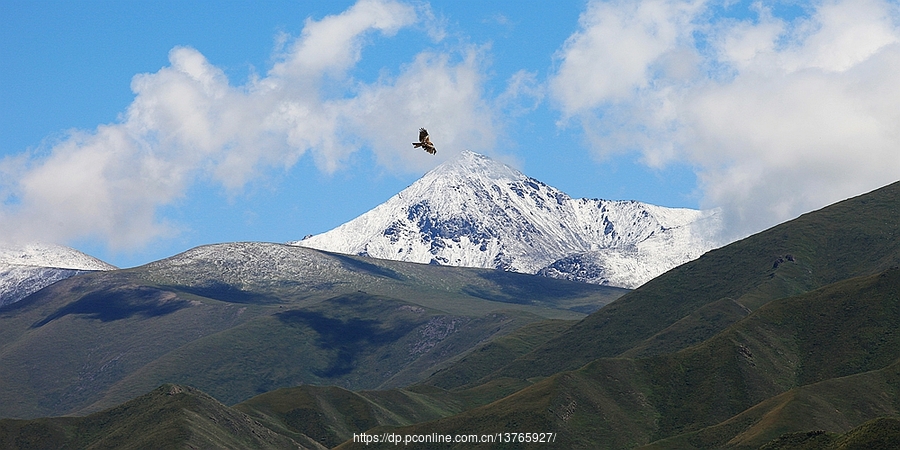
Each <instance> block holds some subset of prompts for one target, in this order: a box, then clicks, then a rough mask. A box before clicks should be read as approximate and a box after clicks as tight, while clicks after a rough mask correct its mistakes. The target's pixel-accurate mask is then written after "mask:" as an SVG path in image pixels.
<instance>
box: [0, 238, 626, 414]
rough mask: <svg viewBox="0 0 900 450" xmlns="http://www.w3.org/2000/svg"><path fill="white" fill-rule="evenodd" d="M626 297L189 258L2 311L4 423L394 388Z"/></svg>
mask: <svg viewBox="0 0 900 450" xmlns="http://www.w3.org/2000/svg"><path fill="white" fill-rule="evenodd" d="M624 292H625V290H623V289H618V288H611V287H604V286H595V285H587V284H583V283H575V282H569V281H564V280H555V279H549V278H544V277H536V276H530V275H523V274H516V273H506V272H498V271H493V270H483V269H463V268H454V267H440V266H428V265H420V264H411V263H403V262H396V261H380V260H375V259H371V258H362V257H350V256H345V255H337V254H328V253H324V252H321V251H317V250H312V249H307V248H302V247H294V246H287V245H279V244H265V243H234V244H221V245H213V246H206V247H199V248H196V249H192V250H190V251H188V252H185V253H183V254H180V255H176V256H173V257H171V258H168V259H166V260H162V261H157V262H154V263H151V264H148V265H146V266H142V267H138V268H134V269H127V270H114V271H105V272H98V273H87V274H82V275H79V276H76V277H73V278H69V279H67V280H63V281H60V282H58V283H56V284H53V285H51V286H49V287H47V288H45V289H43V290H41V291H39V292H37V293H35V294H32V295H31V296H29V297H27V298H25V299H23V300H21V301H19V302H16V303H14V304H12V305H7V306H5V307H3V308H0V380H2V383H0V417H13V418H30V417H39V416H48V415H62V414H73V413H79V414H83V413H88V412H93V411H98V410H100V409H103V408H106V407H110V406H113V405H116V404H119V403H121V402H123V401H126V400H128V399H130V398H133V397H135V396H137V395H140V394H142V393H146V392H148V391H150V390H152V389H154V388H155V387H157V386H159V385H161V384H164V383H169V382H175V383H179V384H189V385H192V386H195V387H197V388H200V389H202V390H203V391H204V392H207V393H209V394H210V395H212V396H214V397H215V398H217V399H219V400H220V401H222V402H225V403H228V404H233V403H236V402H239V401H241V400H245V399H247V398H250V397H252V396H254V395H256V394H259V393H263V392H268V391H271V390H273V389H277V388H280V387H290V386H295V385H299V384H335V385H339V386H342V387H345V388H350V389H375V388H386V387H395V386H405V385H408V384H410V383H413V382H416V381H419V380H422V379H424V378H426V377H428V376H430V375H431V374H432V373H433V372H434V371H435V370H437V369H438V368H440V367H441V366H443V365H446V364H449V363H450V362H452V361H453V360H454V359H455V358H458V357H461V356H463V355H465V354H466V353H467V352H468V351H470V350H471V349H472V348H474V347H475V346H477V345H480V344H482V343H484V342H486V341H490V340H491V339H493V338H496V337H500V336H503V335H505V334H507V333H509V332H512V331H514V330H516V329H518V328H520V327H522V326H524V325H526V324H529V323H532V322H537V321H542V320H546V319H556V320H569V321H571V320H575V319H579V318H582V317H584V316H585V314H586V313H588V312H591V311H593V310H596V309H598V308H600V307H601V306H603V305H604V304H606V303H608V302H610V301H612V300H613V299H615V298H617V297H618V296H620V295H621V294H622V293H624Z"/></svg>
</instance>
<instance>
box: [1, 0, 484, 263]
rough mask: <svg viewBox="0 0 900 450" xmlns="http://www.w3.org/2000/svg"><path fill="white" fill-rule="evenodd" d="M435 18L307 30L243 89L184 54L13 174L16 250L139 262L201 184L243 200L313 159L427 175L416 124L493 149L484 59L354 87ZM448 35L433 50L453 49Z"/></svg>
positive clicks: (17, 163)
mask: <svg viewBox="0 0 900 450" xmlns="http://www.w3.org/2000/svg"><path fill="white" fill-rule="evenodd" d="M429 14H430V12H429V11H428V10H427V9H423V8H421V7H419V8H416V7H413V6H410V5H408V4H405V3H400V2H397V1H393V0H359V1H358V2H357V3H356V4H354V5H353V6H352V7H350V8H349V9H347V10H346V11H344V12H343V13H341V14H338V15H333V16H328V17H325V18H322V19H321V20H313V19H307V21H306V23H305V25H304V27H303V30H302V33H301V34H300V36H299V37H297V38H295V39H294V38H290V37H288V38H287V39H286V41H285V42H284V43H283V46H282V47H281V50H280V51H279V53H278V54H277V55H275V56H276V58H275V59H276V62H275V63H274V64H273V66H272V67H271V69H270V70H269V71H268V72H267V73H266V74H265V75H263V76H257V77H254V78H253V79H251V80H250V81H249V82H247V83H246V84H245V85H241V86H235V85H232V84H231V83H230V81H229V80H228V78H227V77H226V75H225V74H224V72H223V71H222V70H221V69H220V68H218V67H216V66H214V65H212V64H211V63H210V62H209V61H208V60H207V59H206V58H205V57H204V56H203V55H202V54H201V53H200V52H198V51H197V50H195V49H193V48H189V47H178V48H174V49H172V50H171V52H170V53H169V65H168V66H166V67H164V68H162V69H160V70H159V71H158V72H155V73H147V74H140V75H137V76H135V77H134V78H133V80H132V85H131V87H132V90H133V91H134V93H135V99H134V101H133V102H132V104H131V105H130V106H129V108H128V109H127V111H126V112H124V113H123V114H122V117H121V119H120V121H119V122H118V123H114V124H108V125H102V126H99V127H97V129H95V130H92V131H77V132H72V133H70V134H69V135H68V136H66V137H65V138H63V139H62V140H60V141H59V142H57V143H56V144H55V145H51V146H49V148H46V149H43V150H42V151H40V152H35V153H31V154H25V155H20V156H18V157H10V158H7V159H5V160H2V161H0V174H2V175H3V177H2V180H3V181H2V184H0V202H2V203H0V229H3V230H7V231H5V236H4V237H6V238H10V237H12V238H18V239H39V240H51V241H65V240H70V239H74V238H85V237H89V238H91V237H93V238H99V239H103V240H105V241H106V242H107V243H108V244H109V246H110V247H111V248H117V249H126V248H138V247H140V246H142V245H145V244H146V243H147V242H149V241H151V240H153V239H155V238H159V237H164V236H167V235H171V234H172V233H177V231H178V230H177V225H173V224H169V223H166V222H165V220H164V219H162V218H161V217H160V216H159V214H158V211H159V210H160V208H161V207H163V206H165V205H169V204H172V203H173V202H175V201H177V200H178V199H180V198H181V197H183V196H184V195H185V193H186V191H187V189H188V188H189V187H190V186H191V185H192V184H194V183H197V182H198V180H199V181H201V182H211V183H214V184H218V185H221V186H223V187H224V188H225V189H226V190H229V191H237V190H240V189H241V188H242V187H244V186H245V185H246V184H247V183H248V182H251V181H252V180H254V179H256V178H257V177H259V176H261V175H262V174H264V173H265V171H266V170H271V169H272V168H281V167H290V166H291V165H293V164H294V163H295V162H296V161H297V160H298V159H299V158H300V157H302V156H303V155H305V154H311V156H312V158H313V160H314V161H315V162H316V164H317V165H318V166H319V167H320V168H321V169H322V170H323V171H326V172H331V171H335V170H338V169H339V168H341V167H342V164H344V163H346V161H347V159H348V157H349V156H350V155H351V154H352V153H354V152H356V151H358V150H359V149H360V148H361V147H362V146H364V145H368V146H370V147H371V148H372V149H373V150H374V151H375V153H376V154H377V156H378V158H379V160H380V161H382V162H385V163H388V162H391V163H395V164H394V167H401V168H404V166H403V165H402V164H407V166H405V168H406V169H414V168H421V166H424V164H425V161H426V160H425V158H424V157H422V155H416V157H421V159H412V160H411V161H409V160H407V161H406V162H402V161H401V160H400V158H398V157H397V156H396V153H397V152H400V151H404V150H408V149H409V148H410V141H411V139H412V138H413V137H415V130H414V129H413V130H412V131H410V130H409V124H410V123H416V124H419V123H423V124H425V125H428V124H434V125H438V124H439V125H440V126H441V128H442V141H441V143H442V144H444V145H447V144H450V145H453V146H459V147H460V148H465V147H466V146H476V145H481V144H479V143H482V142H491V141H492V139H493V135H492V131H491V128H490V126H489V124H490V123H491V122H492V113H491V111H490V109H489V108H488V107H487V106H486V105H485V104H484V103H483V102H482V101H481V100H480V99H481V91H480V90H481V84H482V80H481V72H482V69H481V68H480V66H479V64H480V61H479V56H478V53H479V52H478V49H474V48H469V49H466V48H464V49H462V50H459V51H458V52H457V53H458V54H457V55H456V56H454V55H451V54H438V53H423V54H420V55H418V56H417V57H415V58H414V60H412V61H411V62H409V63H408V64H407V65H406V66H405V67H404V68H402V69H401V71H400V72H399V73H398V74H397V75H394V76H392V77H389V76H388V75H384V76H383V77H382V78H381V79H379V80H377V81H375V82H372V83H370V84H366V83H364V82H361V81H357V80H355V79H354V78H353V77H352V74H351V72H352V69H353V68H354V67H355V66H356V65H357V63H358V62H359V61H360V59H361V54H362V51H363V47H364V44H365V43H366V42H367V39H369V36H372V35H373V34H374V35H383V36H388V37H389V36H392V35H393V34H395V33H397V32H398V31H399V30H401V29H402V28H404V27H411V26H413V25H415V24H416V23H418V22H420V21H422V20H423V19H428V17H430V16H429ZM439 31H440V30H435V29H434V28H433V27H431V28H430V31H429V35H427V36H430V37H431V38H432V39H436V38H440V32H439ZM427 36H423V37H427ZM385 111H391V113H390V114H386V113H385ZM439 118H440V122H438V119H439ZM408 153H409V152H408V151H407V154H408ZM423 155H424V153H423ZM425 156H428V155H425Z"/></svg>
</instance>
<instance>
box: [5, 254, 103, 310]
mask: <svg viewBox="0 0 900 450" xmlns="http://www.w3.org/2000/svg"><path fill="white" fill-rule="evenodd" d="M113 269H116V267H115V266H113V265H111V264H108V263H106V262H104V261H101V260H99V259H97V258H94V257H93V256H89V255H87V254H85V253H82V252H80V251H78V250H75V249H73V248H69V247H66V246H62V245H55V244H40V243H31V244H25V245H9V244H7V245H0V306H4V305H8V304H11V303H15V302H17V301H19V300H22V299H23V298H25V297H27V296H29V295H31V294H32V293H34V292H37V291H39V290H41V289H43V288H44V287H47V286H49V285H51V284H53V283H55V282H57V281H60V280H64V279H66V278H69V277H73V276H75V275H78V274H81V273H85V272H91V271H102V270H113Z"/></svg>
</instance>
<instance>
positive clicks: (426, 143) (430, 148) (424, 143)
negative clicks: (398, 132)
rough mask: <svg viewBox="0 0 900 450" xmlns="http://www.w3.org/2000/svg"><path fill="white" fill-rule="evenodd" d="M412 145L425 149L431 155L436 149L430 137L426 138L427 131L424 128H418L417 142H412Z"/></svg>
mask: <svg viewBox="0 0 900 450" xmlns="http://www.w3.org/2000/svg"><path fill="white" fill-rule="evenodd" d="M412 145H413V147H416V148H418V147H422V150H425V151H426V152H428V153H431V154H432V155H433V154H435V153H437V149H436V148H434V144H432V143H431V139H429V138H428V131H426V130H425V129H424V128H419V142H413V143H412Z"/></svg>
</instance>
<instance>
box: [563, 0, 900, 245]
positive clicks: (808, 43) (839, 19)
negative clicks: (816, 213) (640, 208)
mask: <svg viewBox="0 0 900 450" xmlns="http://www.w3.org/2000/svg"><path fill="white" fill-rule="evenodd" d="M647 4H649V5H650V6H652V7H653V8H657V9H661V10H662V9H668V10H671V11H680V12H681V13H679V14H669V15H650V16H649V17H653V18H654V19H653V20H650V21H648V20H636V19H630V18H633V17H644V16H645V15H641V14H639V13H636V12H635V11H640V10H641V8H642V7H641V6H632V5H627V4H620V3H602V4H592V6H591V7H589V8H588V11H587V12H586V13H585V14H584V15H583V17H582V26H583V29H582V30H580V31H579V32H578V33H576V34H575V35H573V37H572V38H570V41H569V42H568V43H567V44H566V46H564V47H563V51H562V55H563V60H562V62H561V64H560V70H559V72H558V73H557V75H556V78H555V79H554V81H553V83H554V86H556V89H555V90H554V95H555V99H556V100H557V101H558V102H559V103H560V105H561V106H560V109H561V110H562V112H563V114H564V116H574V117H575V118H577V119H578V121H579V123H581V124H582V126H583V127H584V131H585V133H586V135H587V136H588V137H589V141H590V142H591V143H592V146H593V147H594V148H595V150H596V151H597V152H598V154H599V155H601V156H602V155H608V154H609V153H611V152H614V151H637V152H638V153H639V154H640V155H641V158H642V160H643V161H644V162H645V163H647V164H649V165H654V166H661V165H664V164H667V163H671V162H674V161H681V162H686V163H688V164H691V165H693V166H694V167H696V170H697V174H698V178H699V180H700V188H701V189H702V191H703V194H704V201H705V204H706V206H709V207H713V206H720V207H723V208H724V209H725V211H726V214H727V215H728V218H729V219H730V222H729V225H730V230H731V231H732V232H733V233H734V235H735V236H740V235H745V234H746V233H749V232H753V231H758V230H760V229H762V228H764V227H766V226H770V225H773V224H775V223H777V222H780V221H783V220H787V219H790V218H792V217H795V216H797V215H798V214H800V213H803V212H806V211H809V210H811V209H814V208H818V207H821V206H824V205H826V204H828V203H831V202H834V201H837V200H840V199H843V198H846V197H849V196H852V195H857V194H860V193H862V192H865V191H867V190H870V189H874V188H877V187H879V186H881V185H884V184H887V183H890V182H893V181H896V180H897V179H898V178H900V153H898V149H900V132H898V127H897V125H896V124H898V123H900V109H898V108H897V107H896V105H898V104H900V103H898V101H900V83H897V75H896V74H897V73H900V27H898V9H897V5H896V4H893V3H886V2H881V1H876V0H866V1H862V2H860V1H846V0H844V1H827V2H818V3H816V4H814V5H813V6H814V9H813V10H812V12H811V14H810V15H809V16H807V17H800V18H795V19H792V20H787V19H780V18H776V17H773V16H772V14H771V13H770V12H769V10H767V9H766V8H765V7H764V6H761V7H758V8H757V13H758V16H757V17H756V20H746V21H735V20H733V19H729V20H725V19H717V18H715V17H713V18H712V21H711V22H708V23H704V24H699V21H700V20H701V19H702V20H708V19H709V16H710V12H709V10H708V9H704V8H696V6H697V5H696V4H694V3H687V2H685V3H677V2H671V3H666V2H647ZM599 10H603V11H605V15H604V18H602V19H593V17H594V15H595V11H599ZM628 20H632V22H637V25H635V26H631V27H630V28H628V29H627V30H626V29H625V28H626V27H625V26H620V25H621V24H626V23H628ZM657 22H658V23H657ZM646 23H654V24H656V25H655V27H648V26H646V25H640V24H646ZM603 27H606V28H607V29H606V30H605V31H604V30H596V29H595V28H603ZM657 30H674V31H672V32H659V31H657ZM611 31H615V33H612V32H611ZM617 33H624V34H625V36H626V38H625V39H624V45H625V46H626V47H628V48H630V49H631V50H629V52H633V53H635V54H636V55H637V56H636V58H635V60H634V61H633V64H631V65H628V64H622V63H621V60H622V58H623V57H624V56H622V55H620V54H618V53H616V52H615V51H611V50H610V48H611V47H613V46H614V45H615V44H616V42H617V40H616V38H615V34H617ZM585 36H596V38H594V39H593V40H588V39H586V38H585ZM697 36H700V37H702V38H703V39H702V41H703V42H704V43H706V44H707V45H708V47H705V46H703V45H702V44H701V43H698V42H697V41H695V38H696V37H697ZM634 43H645V44H644V45H638V44H634ZM573 48H578V54H577V55H576V56H575V57H574V58H573V59H572V61H573V63H571V64H570V53H571V50H572V49H573ZM673 55H684V56H683V57H680V58H674V59H675V60H680V61H682V62H685V61H687V62H689V63H690V64H691V65H692V67H688V68H684V67H682V68H680V69H678V70H672V69H671V67H672V61H673V58H672V56H673ZM585 60H590V61H591V65H590V67H588V66H583V63H582V61H585ZM601 68H605V70H606V72H604V73H603V74H602V75H599V76H598V78H597V79H596V80H595V78H594V75H593V74H594V72H596V71H598V70H601ZM608 80H617V81H615V82H610V81H608ZM598 86H599V87H598ZM604 86H606V87H604ZM609 86H612V87H609ZM577 92H586V93H587V95H585V96H583V97H581V98H576V97H577V96H576V95H575V94H574V93H577Z"/></svg>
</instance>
